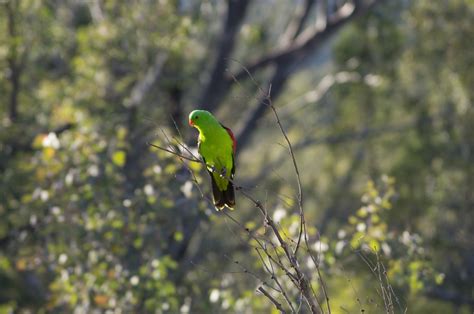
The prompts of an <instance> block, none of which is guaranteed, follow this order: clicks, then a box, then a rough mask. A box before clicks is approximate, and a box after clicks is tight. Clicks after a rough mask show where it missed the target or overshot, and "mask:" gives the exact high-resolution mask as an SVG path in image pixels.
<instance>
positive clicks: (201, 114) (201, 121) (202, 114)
mask: <svg viewBox="0 0 474 314" xmlns="http://www.w3.org/2000/svg"><path fill="white" fill-rule="evenodd" d="M214 120H215V118H214V117H213V116H212V114H211V113H210V112H209V111H206V110H194V111H192V112H191V113H190V114H189V125H190V126H192V127H195V128H197V129H199V128H200V127H202V126H205V125H206V124H210V123H212V122H214Z"/></svg>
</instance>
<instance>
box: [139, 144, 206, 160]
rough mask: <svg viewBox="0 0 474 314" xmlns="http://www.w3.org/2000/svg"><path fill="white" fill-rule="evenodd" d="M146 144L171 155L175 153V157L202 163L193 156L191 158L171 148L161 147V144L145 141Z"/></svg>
mask: <svg viewBox="0 0 474 314" xmlns="http://www.w3.org/2000/svg"><path fill="white" fill-rule="evenodd" d="M147 144H148V145H149V146H151V147H154V148H157V149H159V150H162V151H165V152H167V153H170V154H173V155H175V156H177V157H179V158H182V159H186V160H188V161H192V162H198V163H202V161H201V160H199V159H195V158H192V157H188V156H184V155H183V154H180V153H178V152H175V151H173V150H171V149H168V148H165V147H161V146H158V145H155V144H153V143H150V142H147Z"/></svg>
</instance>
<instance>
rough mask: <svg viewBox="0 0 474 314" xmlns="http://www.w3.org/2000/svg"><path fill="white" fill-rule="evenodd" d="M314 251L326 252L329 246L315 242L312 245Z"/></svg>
mask: <svg viewBox="0 0 474 314" xmlns="http://www.w3.org/2000/svg"><path fill="white" fill-rule="evenodd" d="M314 249H315V250H316V252H319V253H321V252H326V251H327V250H328V249H329V245H328V244H327V243H325V242H321V241H317V242H316V243H315V244H314Z"/></svg>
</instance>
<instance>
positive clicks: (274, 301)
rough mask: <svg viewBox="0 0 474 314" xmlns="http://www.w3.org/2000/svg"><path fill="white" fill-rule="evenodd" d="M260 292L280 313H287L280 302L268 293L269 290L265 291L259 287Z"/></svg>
mask: <svg viewBox="0 0 474 314" xmlns="http://www.w3.org/2000/svg"><path fill="white" fill-rule="evenodd" d="M257 290H258V291H260V292H261V293H262V294H263V295H264V296H266V297H267V298H268V299H269V300H270V301H271V302H272V303H273V305H275V307H276V308H277V309H278V310H279V311H280V313H283V314H284V313H286V311H285V310H284V309H283V308H282V307H281V304H280V302H278V301H277V300H276V299H275V298H274V297H273V296H272V295H271V294H270V293H268V291H267V290H265V289H264V288H263V287H258V289H257Z"/></svg>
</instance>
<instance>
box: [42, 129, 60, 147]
mask: <svg viewBox="0 0 474 314" xmlns="http://www.w3.org/2000/svg"><path fill="white" fill-rule="evenodd" d="M42 144H43V147H51V148H54V149H58V148H59V146H60V145H59V140H58V137H57V136H56V133H54V132H50V133H49V134H48V135H47V136H46V137H45V138H43V142H42Z"/></svg>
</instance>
